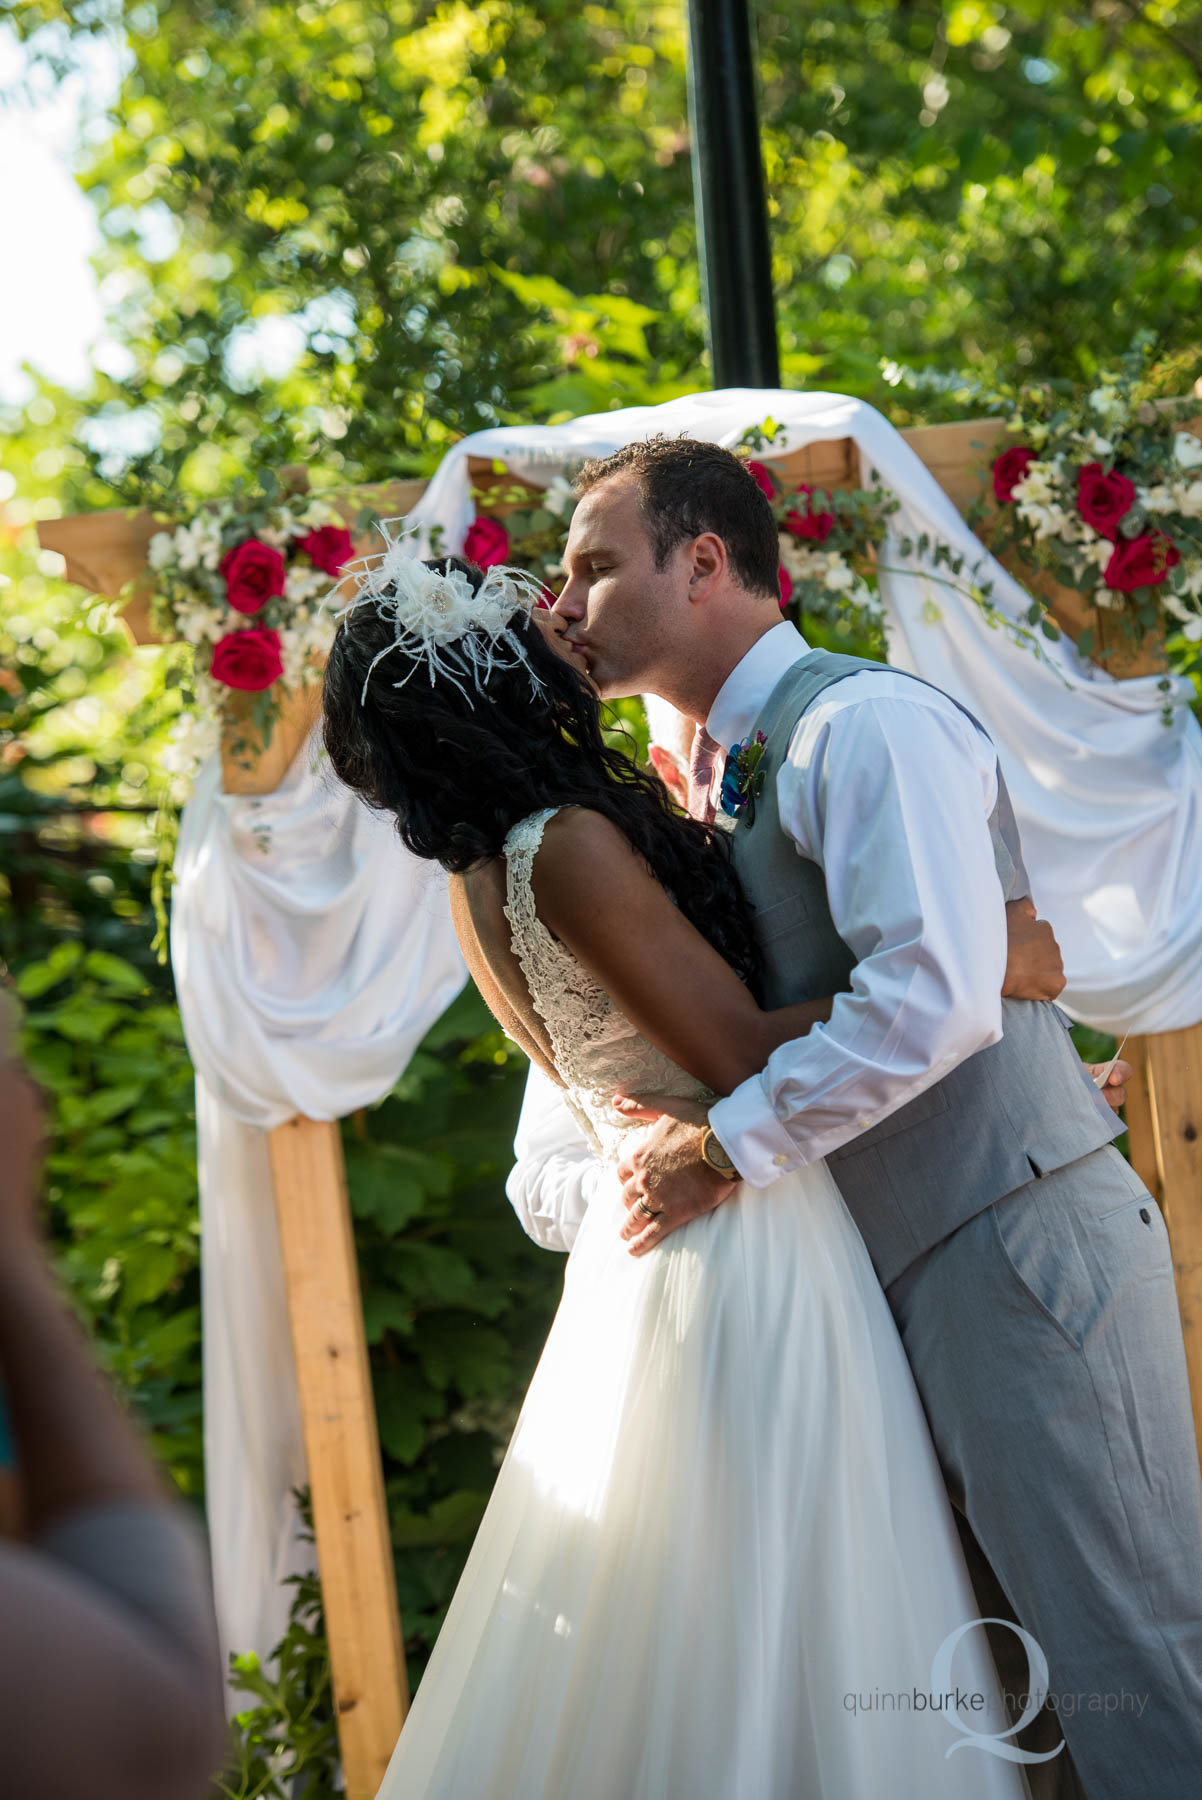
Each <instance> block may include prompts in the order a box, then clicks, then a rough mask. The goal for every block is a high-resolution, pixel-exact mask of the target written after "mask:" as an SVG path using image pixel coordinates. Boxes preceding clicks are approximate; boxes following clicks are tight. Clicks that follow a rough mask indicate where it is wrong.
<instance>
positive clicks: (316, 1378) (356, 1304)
mask: <svg viewBox="0 0 1202 1800" xmlns="http://www.w3.org/2000/svg"><path fill="white" fill-rule="evenodd" d="M1193 428H1194V429H1196V430H1199V434H1200V435H1202V426H1195V427H1193ZM902 436H903V437H904V438H905V439H906V440H907V441H908V442H909V444H910V445H911V447H912V448H913V449H914V450H915V451H916V452H917V454H918V455H919V457H920V458H921V460H922V461H923V463H924V464H925V465H926V467H927V468H928V469H929V470H930V471H931V473H932V474H933V475H934V476H935V478H936V480H937V481H939V483H940V484H941V486H942V487H943V488H944V489H945V491H946V492H947V494H948V495H949V497H950V498H951V499H952V501H953V502H954V503H955V505H956V506H957V507H958V509H959V510H960V511H962V512H963V511H964V510H965V509H966V508H967V507H968V505H969V504H970V503H971V502H972V501H974V500H976V499H977V498H978V496H979V493H980V485H979V473H978V471H979V470H980V468H981V466H982V465H983V463H984V461H985V459H986V457H987V456H988V454H989V452H990V451H991V450H992V449H994V448H996V447H997V446H998V445H999V444H1000V443H1001V442H1002V441H1003V440H1004V437H1005V426H1004V424H1003V423H1002V422H1000V421H998V420H993V419H988V420H971V421H969V422H967V423H964V424H958V425H939V426H927V427H920V428H917V429H914V430H910V431H905V432H903V433H902ZM780 466H781V467H782V470H783V472H784V473H785V474H786V475H787V476H788V477H789V478H791V479H793V480H799V481H807V482H809V483H811V484H812V485H813V486H815V487H817V488H846V487H855V486H860V485H863V484H864V482H865V480H866V478H867V474H868V472H867V471H863V472H861V470H860V468H859V466H858V458H857V452H856V447H855V445H854V443H853V442H852V441H851V440H850V439H839V440H835V441H832V442H829V443H825V444H813V445H809V446H807V447H806V448H804V449H802V450H799V451H796V452H794V453H793V454H792V455H790V456H789V457H787V458H785V459H783V461H782V463H781V465H780ZM469 472H470V474H471V476H472V477H473V478H474V479H475V480H476V481H477V483H478V484H479V485H480V486H482V487H484V488H488V487H490V486H494V485H496V486H504V485H506V483H507V482H511V481H512V478H511V477H498V476H497V475H496V474H495V472H494V470H493V466H492V464H491V463H487V462H481V461H478V460H476V459H473V460H472V462H471V463H470V464H469ZM424 486H425V483H424V482H420V481H419V482H396V483H389V484H385V485H384V486H382V487H377V488H367V489H358V490H355V491H354V492H352V493H348V494H346V495H343V496H340V497H339V499H340V503H341V504H342V505H343V506H344V509H345V514H344V516H345V517H346V519H347V522H348V524H351V523H352V521H353V519H354V517H355V516H356V515H357V513H358V512H359V510H360V509H361V508H362V507H363V506H369V507H372V508H373V509H375V510H377V511H379V512H381V513H382V514H397V513H403V512H406V511H408V510H409V508H411V507H412V506H413V505H414V504H415V503H416V501H417V498H418V496H419V495H420V494H421V492H422V491H423V489H424ZM156 529H158V527H157V525H156V522H155V521H154V520H153V519H152V518H151V517H150V515H149V514H145V513H142V514H128V513H97V514H84V515H76V516H74V517H69V518H64V519H57V520H48V521H45V522H44V523H42V524H41V525H39V528H38V534H39V539H40V542H41V544H42V546H43V547H44V548H46V549H50V550H57V551H59V552H61V553H62V555H63V556H64V557H65V559H66V564H67V569H66V573H67V577H68V579H69V580H71V581H74V582H77V583H78V584H79V585H80V586H81V587H84V588H87V589H89V590H91V591H92V592H94V593H97V594H101V595H109V596H116V595H117V594H119V593H120V592H121V591H122V589H123V588H124V587H125V586H126V584H127V583H128V582H130V581H131V580H133V581H135V583H137V586H136V588H135V593H134V597H133V599H131V601H130V602H129V603H128V604H127V606H126V608H125V611H124V613H123V618H124V620H125V623H126V625H127V628H128V629H129V631H130V634H131V636H132V637H133V639H134V641H135V642H136V643H154V642H155V641H157V640H156V639H155V637H154V634H153V632H152V631H151V628H150V623H149V611H148V608H149V595H150V593H151V592H152V591H153V582H152V580H151V579H150V578H149V577H148V572H147V565H146V548H147V545H148V544H149V541H150V538H151V536H152V535H153V533H154V531H155V530H156ZM985 529H986V533H987V529H988V528H987V527H986V528H985ZM356 547H357V548H358V549H366V548H368V547H369V546H368V544H366V543H363V544H360V545H357V546H356ZM1015 573H1016V574H1018V575H1019V576H1020V578H1021V579H1023V580H1024V581H1025V582H1026V583H1027V584H1028V585H1031V583H1032V573H1031V571H1030V570H1024V569H1016V570H1015ZM1035 579H1036V580H1037V581H1038V579H1039V578H1035ZM1044 591H1046V592H1047V594H1048V599H1049V602H1050V604H1051V606H1052V609H1053V612H1054V614H1055V616H1056V618H1057V619H1058V621H1059V622H1060V624H1061V625H1062V626H1063V628H1064V629H1065V630H1066V631H1067V632H1068V633H1069V635H1070V636H1072V637H1074V638H1075V637H1076V636H1077V635H1078V634H1079V633H1080V632H1081V631H1082V630H1083V629H1084V628H1085V626H1086V625H1087V624H1089V625H1093V626H1095V628H1097V627H1098V625H1099V624H1101V625H1103V626H1104V624H1105V623H1106V622H1107V621H1106V620H1105V618H1104V616H1099V615H1095V614H1094V613H1093V612H1092V610H1090V609H1087V608H1086V607H1085V606H1084V605H1083V603H1082V600H1081V597H1080V596H1079V595H1077V594H1074V593H1071V592H1069V591H1067V590H1064V589H1057V590H1044ZM1108 666H1110V667H1111V668H1112V669H1114V670H1115V671H1116V672H1118V673H1121V674H1124V675H1136V674H1144V673H1149V672H1152V673H1155V672H1157V671H1158V669H1159V668H1160V667H1162V666H1163V664H1162V662H1160V661H1158V660H1157V658H1156V653H1155V651H1154V650H1152V649H1149V650H1146V651H1142V652H1139V653H1138V654H1137V655H1135V656H1134V657H1133V656H1131V655H1126V656H1125V657H1124V656H1123V653H1122V652H1121V651H1119V652H1116V653H1115V655H1114V656H1113V658H1112V660H1111V662H1110V664H1109V665H1108ZM318 695H319V690H318V689H317V688H310V689H307V690H302V691H301V692H300V693H299V694H297V695H295V696H294V697H293V698H292V700H291V701H290V702H289V703H288V704H287V705H286V707H285V710H284V716H283V718H282V719H281V721H280V723H278V724H277V726H276V728H275V731H274V733H273V736H272V741H271V744H270V746H269V747H267V748H264V747H263V746H262V745H259V746H258V747H257V749H255V750H254V751H253V752H252V753H251V754H250V755H249V756H247V755H246V754H245V753H244V754H243V757H242V760H241V761H239V760H236V759H235V757H234V754H233V749H232V738H233V735H234V734H233V733H232V732H231V733H227V734H226V737H225V739H224V741H223V746H222V771H223V782H224V786H225V789H226V791H227V792H229V793H267V792H270V791H271V790H272V789H274V788H275V787H277V786H278V785H279V783H280V781H281V780H282V779H283V777H284V775H285V773H286V772H287V769H288V767H289V765H290V764H291V762H292V759H293V757H294V756H295V755H296V753H297V751H298V750H299V749H300V747H301V745H302V744H303V742H304V740H305V738H306V736H307V735H308V732H309V730H310V728H311V726H312V724H313V722H314V720H315V717H316V712H317V707H318ZM248 735H249V734H248V732H247V729H246V726H245V725H244V724H243V725H242V726H241V727H240V728H239V729H238V737H239V741H240V744H241V745H244V744H245V743H246V741H247V737H248ZM1125 1054H1126V1056H1127V1058H1128V1060H1129V1061H1131V1063H1132V1064H1133V1065H1134V1067H1135V1070H1136V1078H1135V1081H1134V1083H1133V1084H1132V1088H1131V1092H1130V1100H1129V1103H1128V1109H1127V1117H1128V1125H1129V1130H1130V1143H1131V1154H1132V1161H1133V1163H1134V1165H1135V1167H1136V1169H1137V1170H1138V1172H1139V1173H1140V1175H1141V1176H1142V1177H1143V1179H1144V1181H1145V1182H1146V1183H1147V1185H1148V1187H1149V1188H1150V1189H1151V1191H1152V1192H1153V1193H1155V1194H1156V1195H1157V1197H1158V1198H1159V1199H1160V1200H1161V1202H1162V1204H1163V1206H1164V1209H1165V1216H1166V1219H1167V1221H1168V1226H1169V1231H1170V1235H1171V1238H1172V1243H1173V1251H1174V1257H1175V1260H1176V1268H1177V1289H1178V1296H1179V1300H1180V1305H1181V1313H1182V1320H1183V1323H1184V1326H1185V1338H1186V1350H1187V1355H1188V1358H1189V1366H1190V1379H1191V1384H1192V1390H1193V1396H1194V1416H1195V1424H1196V1426H1197V1428H1198V1435H1199V1440H1200V1441H1202V1024H1199V1025H1195V1026H1191V1027H1189V1028H1188V1029H1186V1030H1183V1031H1173V1032H1164V1033H1160V1034H1157V1035H1156V1036H1149V1037H1146V1038H1143V1039H1140V1040H1138V1041H1134V1040H1133V1041H1131V1042H1129V1043H1128V1045H1127V1049H1126V1053H1125ZM269 1150H270V1159H271V1168H272V1180H273V1186H274V1190H275V1203H276V1213H277V1217H278V1220H279V1226H280V1241H281V1254H282V1257H283V1264H284V1277H285V1286H286V1293H287V1298H288V1307H289V1316H290V1320H291V1329H292V1339H293V1346H294V1350H295V1354H296V1365H297V1378H298V1385H299V1390H300V1402H301V1416H302V1422H303V1427H304V1437H305V1449H306V1456H307V1459H308V1465H309V1475H310V1487H311V1492H312V1495H313V1516H314V1529H315V1536H316V1541H317V1557H318V1565H319V1569H320V1574H321V1583H322V1595H323V1600H324V1604H325V1612H326V1623H327V1630H328V1636H329V1644H330V1661H331V1668H332V1672H333V1681H334V1693H335V1701H336V1706H337V1711H338V1728H339V1740H340V1744H341V1749H342V1757H343V1767H344V1771H345V1775H346V1781H347V1792H348V1795H349V1797H350V1800H370V1797H371V1796H373V1795H374V1794H375V1792H376V1790H377V1788H378V1786H379V1783H380V1780H381V1778H382V1776H383V1773H384V1770H385V1768H386V1766H387V1763H388V1759H389V1756H390V1755H391V1753H392V1748H393V1745H394V1744H395V1741H396V1737H397V1734H398V1732H399V1730H400V1727H401V1724H402V1722H403V1720H404V1716H405V1713H406V1711H407V1708H408V1690H407V1683H406V1678H405V1665H404V1656H403V1649H402V1641H401V1630H400V1619H399V1614H398V1609H397V1604H396V1588H395V1578H394V1571H393V1562H392V1553H391V1545H390V1537H389V1531H388V1519H387V1513H386V1508H385V1504H384V1490H383V1480H382V1473H381V1465H380V1455H379V1443H378V1438H377V1434H376V1421H375V1409H374V1404H373V1401H372V1393H371V1383H370V1373H369V1369H368V1360H367V1346H366V1340H365V1336H364V1331H363V1320H362V1309H361V1306H360V1299H359V1284H358V1272H357V1268H356V1263H355V1253H354V1237H353V1232H352V1229H351V1223H350V1210H349V1207H348V1204H347V1196H346V1174H345V1168H344V1165H343V1159H342V1146H341V1139H340V1136H339V1132H338V1126H337V1123H336V1122H333V1123H326V1122H320V1121H315V1120H312V1119H305V1118H295V1119H291V1120H289V1121H288V1122H287V1123H286V1124H284V1125H282V1126H280V1127H278V1128H277V1129H276V1130H275V1131H273V1132H272V1133H271V1134H270V1141H269Z"/></svg>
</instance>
